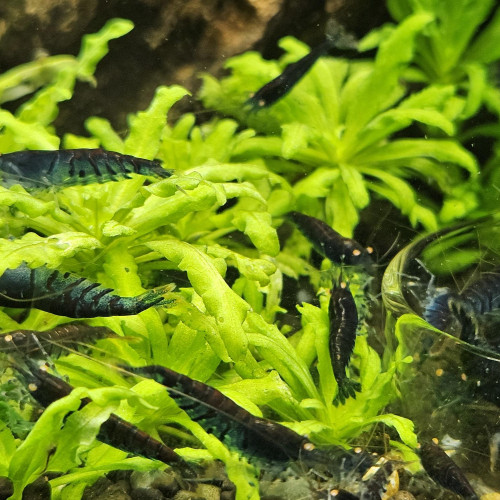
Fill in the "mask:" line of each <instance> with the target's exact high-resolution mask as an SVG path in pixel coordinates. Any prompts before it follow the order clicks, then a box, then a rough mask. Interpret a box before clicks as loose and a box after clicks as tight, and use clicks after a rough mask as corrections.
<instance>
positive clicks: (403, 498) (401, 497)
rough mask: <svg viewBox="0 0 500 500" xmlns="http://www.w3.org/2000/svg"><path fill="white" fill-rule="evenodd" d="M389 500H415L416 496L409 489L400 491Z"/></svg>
mask: <svg viewBox="0 0 500 500" xmlns="http://www.w3.org/2000/svg"><path fill="white" fill-rule="evenodd" d="M389 500H415V497H414V496H413V495H412V494H411V493H410V492H409V491H398V492H397V493H396V494H395V495H392V497H390V498H389Z"/></svg>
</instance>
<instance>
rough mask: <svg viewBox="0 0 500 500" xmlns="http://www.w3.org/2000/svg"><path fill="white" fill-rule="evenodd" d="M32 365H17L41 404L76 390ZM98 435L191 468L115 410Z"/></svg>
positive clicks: (117, 445) (84, 402) (121, 446)
mask: <svg viewBox="0 0 500 500" xmlns="http://www.w3.org/2000/svg"><path fill="white" fill-rule="evenodd" d="M29 365H30V369H29V370H26V369H24V368H20V367H16V368H17V369H18V370H19V371H20V372H21V373H22V375H23V376H24V377H25V378H26V381H27V382H28V383H29V385H28V389H29V391H30V393H31V395H32V396H33V398H34V399H36V401H38V403H40V405H42V406H44V407H47V406H48V405H50V404H51V403H53V402H54V401H57V400H58V399H61V398H63V397H65V396H68V395H69V394H70V393H71V391H72V390H73V387H72V386H71V385H70V384H68V383H67V382H65V381H64V380H62V379H60V378H58V377H55V376H54V375H51V374H50V373H48V372H47V371H46V370H44V369H42V368H39V367H38V366H36V365H35V364H34V363H29ZM90 401H91V400H90V399H89V398H83V399H82V404H81V406H80V409H81V408H83V407H84V406H85V405H87V404H88V403H90ZM96 438H97V439H98V440H99V441H101V442H103V443H106V444H109V445H110V446H113V447H115V448H118V449H119V450H122V451H125V452H127V453H133V454H135V455H140V456H142V457H145V458H150V459H152V460H160V461H162V462H164V463H166V464H172V463H177V464H179V465H181V466H183V467H184V468H186V469H189V466H188V465H187V464H186V463H185V462H184V460H183V459H182V458H181V457H180V456H179V455H178V454H177V453H175V451H173V450H172V449H171V448H169V447H168V446H166V445H165V444H163V443H161V442H160V441H157V440H156V439H154V438H153V437H151V436H150V435H149V434H147V433H146V432H144V431H141V430H140V429H139V428H138V427H136V426H135V425H132V424H131V423H129V422H127V421H126V420H123V419H122V418H120V417H118V416H117V415H115V414H114V413H111V415H110V416H109V418H108V419H107V420H106V421H105V422H103V423H102V424H101V428H100V430H99V433H98V434H97V437H96Z"/></svg>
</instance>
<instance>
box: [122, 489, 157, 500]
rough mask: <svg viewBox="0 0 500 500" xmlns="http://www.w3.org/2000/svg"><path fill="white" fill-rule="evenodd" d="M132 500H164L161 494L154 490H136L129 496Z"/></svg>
mask: <svg viewBox="0 0 500 500" xmlns="http://www.w3.org/2000/svg"><path fill="white" fill-rule="evenodd" d="M130 496H131V497H132V500H164V498H165V497H164V496H163V493H162V492H161V491H160V490H157V489H156V488H136V489H135V490H132V493H131V494H130Z"/></svg>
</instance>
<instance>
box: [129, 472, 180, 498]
mask: <svg viewBox="0 0 500 500" xmlns="http://www.w3.org/2000/svg"><path fill="white" fill-rule="evenodd" d="M130 484H131V486H132V488H133V489H138V488H142V489H146V488H156V489H158V490H160V491H161V492H162V493H163V495H165V496H166V497H168V498H171V497H173V496H174V495H175V494H176V493H177V492H178V491H179V489H180V487H179V483H178V481H177V479H176V475H175V472H173V471H172V470H171V469H169V470H166V471H163V470H152V471H146V472H139V471H134V472H132V474H131V476H130Z"/></svg>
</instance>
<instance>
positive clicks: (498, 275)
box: [459, 269, 500, 314]
mask: <svg viewBox="0 0 500 500" xmlns="http://www.w3.org/2000/svg"><path fill="white" fill-rule="evenodd" d="M459 301H460V305H461V306H465V307H466V308H467V309H468V310H469V311H470V313H471V314H486V313H489V312H491V311H493V310H495V309H498V308H499V307H500V269H495V270H494V271H491V272H489V273H484V274H483V275H482V276H481V277H480V278H479V279H477V280H475V281H473V282H472V283H471V284H470V285H469V286H467V287H466V288H464V290H462V292H461V293H460V296H459Z"/></svg>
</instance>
